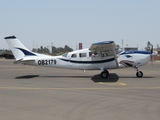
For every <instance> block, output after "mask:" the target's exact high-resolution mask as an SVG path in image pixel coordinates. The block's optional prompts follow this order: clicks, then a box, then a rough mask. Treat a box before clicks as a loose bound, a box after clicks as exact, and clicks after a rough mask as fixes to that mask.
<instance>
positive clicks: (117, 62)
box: [24, 49, 150, 70]
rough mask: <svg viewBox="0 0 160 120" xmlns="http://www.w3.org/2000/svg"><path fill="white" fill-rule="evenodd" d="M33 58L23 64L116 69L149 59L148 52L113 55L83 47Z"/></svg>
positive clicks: (135, 64) (126, 52)
mask: <svg viewBox="0 0 160 120" xmlns="http://www.w3.org/2000/svg"><path fill="white" fill-rule="evenodd" d="M26 59H27V57H26ZM33 59H34V61H26V62H24V64H30V65H37V66H48V67H49V66H52V67H58V68H67V69H82V70H97V69H117V68H125V67H134V66H141V65H145V64H147V63H148V62H149V61H150V53H149V52H146V51H124V52H121V53H119V54H116V57H114V56H113V54H112V53H111V52H110V51H108V52H101V53H93V52H91V51H90V50H89V49H83V50H77V51H73V52H69V53H66V54H63V55H61V56H45V57H44V56H42V57H41V56H37V57H35V58H34V57H33Z"/></svg>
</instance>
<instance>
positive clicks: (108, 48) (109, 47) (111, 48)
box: [89, 41, 118, 67]
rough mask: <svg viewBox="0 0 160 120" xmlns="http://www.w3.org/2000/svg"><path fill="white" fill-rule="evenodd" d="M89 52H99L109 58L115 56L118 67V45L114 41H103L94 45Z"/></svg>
mask: <svg viewBox="0 0 160 120" xmlns="http://www.w3.org/2000/svg"><path fill="white" fill-rule="evenodd" d="M89 50H90V51H92V52H97V53H100V54H103V53H106V54H107V55H108V56H113V57H114V59H115V61H116V64H117V67H118V61H117V55H116V51H115V50H116V44H115V43H114V41H102V42H96V43H93V44H92V45H91V47H90V48H89Z"/></svg>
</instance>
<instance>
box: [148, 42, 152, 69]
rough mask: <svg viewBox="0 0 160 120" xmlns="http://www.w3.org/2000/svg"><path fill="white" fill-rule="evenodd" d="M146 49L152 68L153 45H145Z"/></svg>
mask: <svg viewBox="0 0 160 120" xmlns="http://www.w3.org/2000/svg"><path fill="white" fill-rule="evenodd" d="M147 48H148V51H150V58H151V66H152V68H153V45H152V44H151V43H150V42H149V41H148V44H147Z"/></svg>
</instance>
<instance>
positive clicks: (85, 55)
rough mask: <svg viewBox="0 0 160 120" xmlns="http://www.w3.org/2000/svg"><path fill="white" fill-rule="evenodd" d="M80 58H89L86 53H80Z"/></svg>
mask: <svg viewBox="0 0 160 120" xmlns="http://www.w3.org/2000/svg"><path fill="white" fill-rule="evenodd" d="M79 57H87V54H86V53H79Z"/></svg>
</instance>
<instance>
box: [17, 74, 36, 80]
mask: <svg viewBox="0 0 160 120" xmlns="http://www.w3.org/2000/svg"><path fill="white" fill-rule="evenodd" d="M35 77H39V75H24V76H18V77H16V78H15V79H31V78H35Z"/></svg>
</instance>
